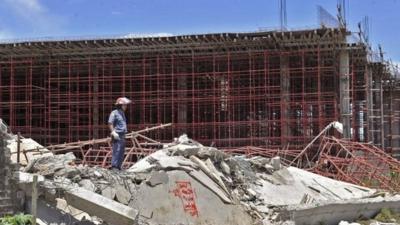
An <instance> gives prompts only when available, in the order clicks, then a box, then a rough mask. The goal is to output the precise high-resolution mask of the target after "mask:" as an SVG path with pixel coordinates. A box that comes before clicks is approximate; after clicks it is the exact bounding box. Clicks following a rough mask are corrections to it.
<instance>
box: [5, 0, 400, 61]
mask: <svg viewBox="0 0 400 225" xmlns="http://www.w3.org/2000/svg"><path fill="white" fill-rule="evenodd" d="M0 2H1V4H0V39H34V38H40V37H55V38H65V37H91V36H96V37H99V36H113V35H117V36H121V35H128V34H131V35H152V34H154V35H173V34H189V33H210V32H242V31H256V30H258V29H259V28H277V27H279V7H278V2H279V1H278V0H0ZM348 2H349V3H348V8H347V12H348V22H349V24H350V27H351V28H352V29H353V31H357V23H358V22H359V21H361V20H362V19H363V18H364V17H365V16H368V17H369V20H370V26H371V28H370V38H371V42H372V44H373V46H374V47H376V46H377V44H381V45H382V46H383V49H384V52H385V54H386V56H387V57H390V58H392V59H393V60H394V61H396V62H398V61H400V47H399V46H400V45H399V36H400V35H399V34H400V13H399V12H400V2H399V0H348ZM336 4H337V0H287V14H288V28H289V29H297V28H314V27H317V26H318V13H317V5H321V6H322V7H324V8H325V9H326V10H328V11H329V12H330V13H331V14H333V15H336Z"/></svg>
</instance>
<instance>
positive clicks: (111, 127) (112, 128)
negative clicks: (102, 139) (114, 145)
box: [108, 123, 114, 132]
mask: <svg viewBox="0 0 400 225" xmlns="http://www.w3.org/2000/svg"><path fill="white" fill-rule="evenodd" d="M108 127H109V128H110V132H113V131H114V125H113V124H112V123H109V124H108Z"/></svg>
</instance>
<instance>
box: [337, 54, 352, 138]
mask: <svg viewBox="0 0 400 225" xmlns="http://www.w3.org/2000/svg"><path fill="white" fill-rule="evenodd" d="M339 77H340V81H339V90H340V93H339V94H340V103H339V107H340V120H341V122H342V124H343V138H347V139H350V138H351V123H350V118H351V109H350V57H349V52H348V51H347V50H346V49H342V50H341V51H340V53H339Z"/></svg>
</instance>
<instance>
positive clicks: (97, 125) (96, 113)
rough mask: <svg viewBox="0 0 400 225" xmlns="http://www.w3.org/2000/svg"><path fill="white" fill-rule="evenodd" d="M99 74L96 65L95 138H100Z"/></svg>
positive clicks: (94, 93)
mask: <svg viewBox="0 0 400 225" xmlns="http://www.w3.org/2000/svg"><path fill="white" fill-rule="evenodd" d="M98 93H99V76H98V69H97V67H96V66H94V67H93V104H92V105H93V139H98V138H99V98H98Z"/></svg>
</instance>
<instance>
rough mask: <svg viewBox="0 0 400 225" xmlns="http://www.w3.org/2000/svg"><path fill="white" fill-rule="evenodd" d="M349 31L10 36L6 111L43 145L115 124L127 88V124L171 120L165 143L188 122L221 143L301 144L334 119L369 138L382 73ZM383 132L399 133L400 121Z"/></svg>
mask: <svg viewBox="0 0 400 225" xmlns="http://www.w3.org/2000/svg"><path fill="white" fill-rule="evenodd" d="M347 34H348V31H346V30H343V29H327V28H321V29H315V30H303V31H285V32H273V31H271V32H256V33H221V34H204V35H186V36H173V37H145V38H139V37H136V38H120V39H103V40H75V41H67V40H65V41H48V42H23V43H13V44H12V43H10V44H2V45H0V50H1V52H2V55H1V61H0V73H1V78H0V87H1V89H0V104H1V105H0V106H1V108H0V117H1V118H3V119H4V120H5V121H6V122H7V123H8V124H10V127H11V128H12V129H13V130H14V131H18V132H21V133H22V134H23V135H26V136H30V137H32V138H34V139H36V140H38V141H40V142H41V143H43V144H44V145H51V144H60V143H64V142H74V141H79V140H90V139H99V138H104V137H106V136H107V135H108V134H109V131H108V129H107V126H106V121H107V118H108V116H109V113H110V112H111V110H112V107H113V103H114V101H115V99H116V98H118V97H120V96H126V97H128V98H130V99H132V100H133V102H134V103H133V105H132V106H131V107H129V109H128V112H127V117H128V129H129V130H141V129H144V128H145V127H151V126H156V125H158V124H162V123H172V126H171V127H168V128H166V129H163V130H157V131H155V132H152V133H151V135H150V138H152V139H154V140H159V141H160V142H170V141H171V140H172V139H173V138H174V137H177V136H179V135H181V134H182V133H187V134H188V135H189V136H190V137H191V138H193V139H195V140H198V141H200V142H201V143H203V144H205V145H212V146H216V147H222V148H237V147H242V146H256V147H262V148H266V149H279V148H280V149H297V150H298V149H302V148H303V147H304V146H305V144H307V143H308V142H309V141H311V140H312V138H313V137H314V136H315V135H317V134H318V133H319V132H320V130H321V129H323V128H324V127H325V126H326V125H327V124H329V123H330V122H332V121H336V120H340V121H342V122H343V123H344V126H345V128H346V130H347V131H348V137H347V138H349V139H351V140H353V141H363V142H367V141H370V140H371V138H372V137H374V135H372V136H371V132H374V130H375V127H376V126H378V125H377V121H371V119H372V118H373V116H375V115H376V113H377V112H376V111H374V110H375V108H376V107H375V106H373V107H371V105H369V103H370V102H373V103H374V104H375V105H380V104H378V103H379V101H378V99H377V98H376V97H372V98H370V97H371V89H375V88H374V87H373V86H371V85H374V86H376V82H377V81H378V80H379V79H380V78H376V77H378V76H374V78H373V79H370V80H369V78H368V76H367V74H368V71H370V70H369V67H368V64H369V62H368V61H367V50H366V48H365V46H364V45H363V44H362V43H355V44H349V43H347V42H346V35H347ZM381 80H382V79H381ZM381 90H382V92H383V94H386V93H390V91H389V92H388V91H386V90H389V89H384V88H383V89H381ZM391 90H393V91H392V93H395V94H393V95H391V96H393V97H392V98H391V99H393V100H390V101H392V102H393V103H392V104H390V106H389V105H388V104H387V106H385V107H395V103H394V102H396V101H399V98H398V97H399V96H398V94H396V93H398V90H399V89H398V86H393V88H392V89H391ZM384 99H389V98H384ZM397 105H398V104H397ZM383 111H385V110H383ZM390 112H393V113H392V114H390V115H389V117H387V118H388V119H389V118H390V121H399V120H398V119H399V114H398V111H396V110H393V111H390ZM371 116H372V117H371ZM385 133H386V134H387V135H388V137H391V138H392V139H393V138H396V137H398V136H396V135H399V130H398V127H397V128H391V129H387V131H385ZM374 140H377V142H379V139H374ZM388 146H390V143H389V144H388ZM394 150H395V149H393V148H392V149H390V151H394Z"/></svg>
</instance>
